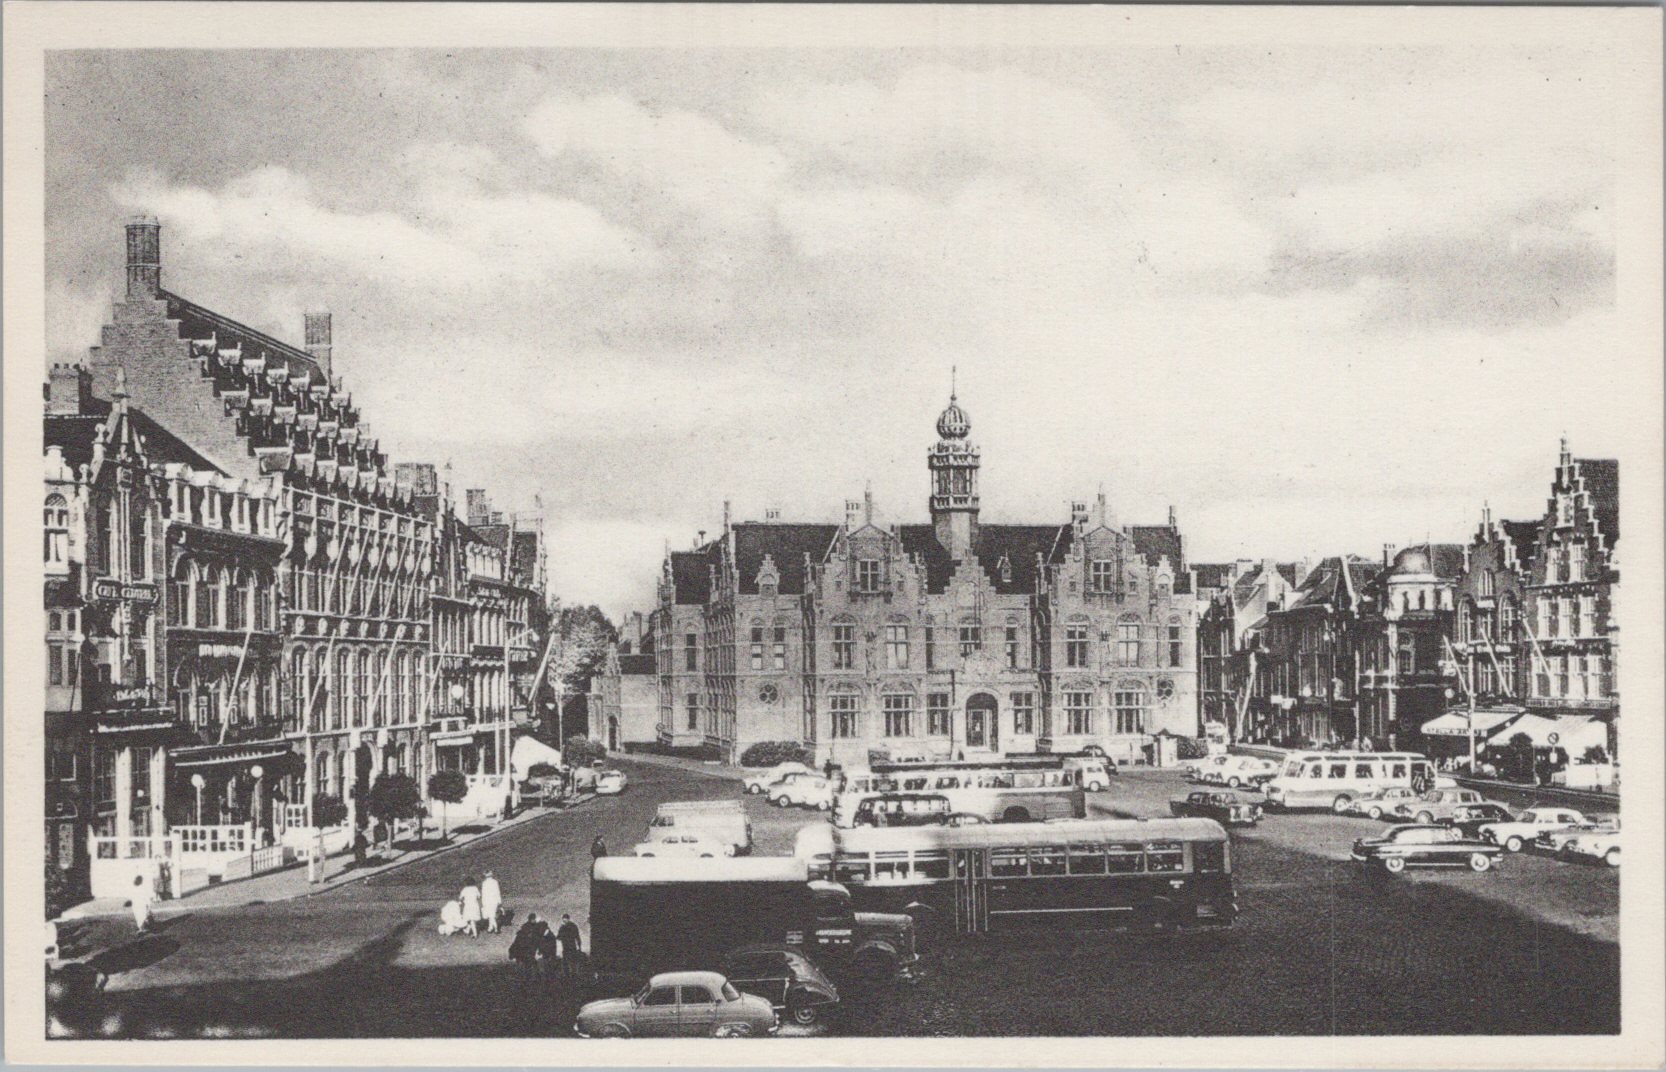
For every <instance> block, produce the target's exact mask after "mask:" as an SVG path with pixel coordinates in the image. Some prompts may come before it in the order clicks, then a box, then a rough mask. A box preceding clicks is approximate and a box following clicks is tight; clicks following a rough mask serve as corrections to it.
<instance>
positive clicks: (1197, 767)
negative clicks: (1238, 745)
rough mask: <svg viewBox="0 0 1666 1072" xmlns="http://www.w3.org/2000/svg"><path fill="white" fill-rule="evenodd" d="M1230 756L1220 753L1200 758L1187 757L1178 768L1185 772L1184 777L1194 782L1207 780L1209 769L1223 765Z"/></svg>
mask: <svg viewBox="0 0 1666 1072" xmlns="http://www.w3.org/2000/svg"><path fill="white" fill-rule="evenodd" d="M1232 758H1233V757H1232V756H1228V755H1220V756H1204V757H1203V758H1202V759H1188V760H1187V761H1186V762H1184V763H1182V764H1180V769H1181V770H1182V771H1184V772H1185V773H1186V777H1188V778H1190V779H1191V780H1192V781H1194V782H1202V781H1207V780H1208V775H1209V772H1210V771H1211V770H1214V769H1215V768H1217V767H1220V766H1222V765H1224V764H1225V763H1226V761H1227V760H1229V759H1232Z"/></svg>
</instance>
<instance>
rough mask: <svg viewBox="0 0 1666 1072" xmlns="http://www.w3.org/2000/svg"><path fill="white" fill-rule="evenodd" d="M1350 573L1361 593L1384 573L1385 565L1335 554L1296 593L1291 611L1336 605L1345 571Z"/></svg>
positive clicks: (1315, 569)
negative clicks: (1345, 558) (1323, 605)
mask: <svg viewBox="0 0 1666 1072" xmlns="http://www.w3.org/2000/svg"><path fill="white" fill-rule="evenodd" d="M1343 569H1346V570H1347V571H1348V576H1349V578H1350V579H1351V580H1352V581H1353V588H1354V591H1356V592H1359V591H1362V590H1363V589H1364V588H1365V586H1366V585H1367V584H1369V583H1370V582H1371V579H1372V578H1374V577H1375V576H1377V574H1378V573H1380V572H1382V566H1380V565H1379V564H1378V563H1376V562H1375V561H1373V560H1371V559H1366V558H1356V557H1354V556H1352V555H1350V556H1348V558H1347V560H1346V562H1344V560H1343V559H1342V558H1340V557H1338V556H1336V555H1332V556H1331V557H1330V558H1327V559H1325V560H1323V561H1322V562H1320V563H1319V565H1318V566H1316V567H1315V568H1314V570H1313V572H1312V573H1310V574H1308V575H1307V579H1306V580H1305V581H1303V582H1302V586H1301V588H1299V589H1298V590H1297V595H1296V598H1295V599H1293V600H1291V602H1290V609H1291V610H1296V609H1298V608H1301V607H1316V606H1320V605H1321V604H1325V603H1329V604H1331V605H1332V606H1335V605H1336V602H1337V593H1338V589H1339V588H1340V587H1341V586H1342V585H1343V583H1344V582H1343V580H1342V571H1343Z"/></svg>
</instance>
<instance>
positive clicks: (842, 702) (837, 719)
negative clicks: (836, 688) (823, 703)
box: [828, 692, 858, 739]
mask: <svg viewBox="0 0 1666 1072" xmlns="http://www.w3.org/2000/svg"><path fill="white" fill-rule="evenodd" d="M857 703H858V698H857V697H856V696H855V695H854V694H852V693H848V692H837V693H834V694H833V695H832V696H831V697H829V698H828V713H829V716H830V718H831V722H830V725H829V727H828V731H829V734H828V735H829V736H831V737H834V738H837V739H843V738H847V737H855V736H856V710H857Z"/></svg>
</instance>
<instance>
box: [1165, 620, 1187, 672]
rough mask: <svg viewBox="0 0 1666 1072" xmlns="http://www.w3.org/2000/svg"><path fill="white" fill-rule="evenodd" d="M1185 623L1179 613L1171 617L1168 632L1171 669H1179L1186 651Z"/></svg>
mask: <svg viewBox="0 0 1666 1072" xmlns="http://www.w3.org/2000/svg"><path fill="white" fill-rule="evenodd" d="M1182 626H1183V623H1182V622H1181V620H1180V616H1179V615H1178V614H1177V615H1175V616H1173V617H1171V618H1170V619H1169V627H1168V628H1169V633H1168V664H1169V667H1170V668H1171V669H1178V668H1179V667H1180V664H1181V660H1182V658H1183V657H1184V656H1185V653H1186V644H1185V633H1184V630H1183V628H1182Z"/></svg>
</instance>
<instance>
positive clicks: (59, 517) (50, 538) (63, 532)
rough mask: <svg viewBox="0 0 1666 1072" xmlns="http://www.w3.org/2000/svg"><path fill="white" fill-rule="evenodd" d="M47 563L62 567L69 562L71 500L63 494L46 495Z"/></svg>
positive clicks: (50, 565) (51, 565)
mask: <svg viewBox="0 0 1666 1072" xmlns="http://www.w3.org/2000/svg"><path fill="white" fill-rule="evenodd" d="M45 514H46V516H45V521H46V547H45V553H46V564H47V566H49V567H62V566H65V565H66V564H67V563H68V562H69V502H68V501H67V500H66V499H65V498H64V497H63V496H62V495H57V494H53V495H48V496H47V497H46V510H45Z"/></svg>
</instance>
